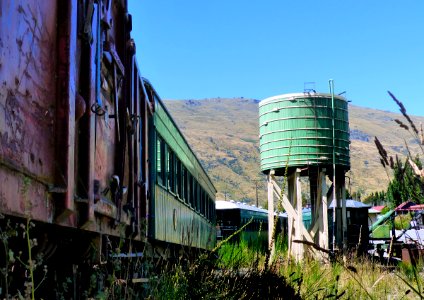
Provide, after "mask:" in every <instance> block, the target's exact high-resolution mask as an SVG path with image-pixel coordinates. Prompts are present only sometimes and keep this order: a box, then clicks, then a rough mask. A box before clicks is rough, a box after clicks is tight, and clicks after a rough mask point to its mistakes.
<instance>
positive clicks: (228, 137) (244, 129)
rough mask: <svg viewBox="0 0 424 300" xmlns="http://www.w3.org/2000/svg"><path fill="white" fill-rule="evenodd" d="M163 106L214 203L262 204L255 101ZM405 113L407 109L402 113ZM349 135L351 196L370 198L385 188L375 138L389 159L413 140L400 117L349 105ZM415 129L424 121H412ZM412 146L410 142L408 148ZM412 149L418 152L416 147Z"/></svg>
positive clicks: (169, 103) (182, 102)
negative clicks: (212, 189)
mask: <svg viewBox="0 0 424 300" xmlns="http://www.w3.org/2000/svg"><path fill="white" fill-rule="evenodd" d="M165 103H166V106H167V107H168V109H169V111H170V112H171V114H172V116H173V118H174V119H175V121H176V122H177V124H178V126H179V127H180V129H181V131H182V132H183V133H184V135H185V136H186V139H187V141H188V142H189V144H190V145H191V147H192V149H193V150H194V151H195V153H196V155H197V156H198V158H199V159H200V161H201V162H202V164H203V166H204V167H205V169H206V170H207V171H208V173H209V176H210V177H211V179H212V181H213V182H214V184H215V186H216V188H217V190H218V195H217V197H218V198H219V199H224V198H225V197H226V198H227V199H229V198H231V199H235V200H240V201H242V200H243V201H249V202H252V203H254V202H255V201H256V200H255V199H256V185H255V183H257V186H258V194H259V204H264V202H265V201H266V177H265V175H263V174H262V173H260V159H259V138H258V136H259V129H258V103H259V101H258V100H254V99H245V98H232V99H224V98H215V99H204V100H169V101H165ZM407 109H408V108H407ZM349 118H350V119H349V123H350V130H351V171H349V172H348V174H347V175H348V176H349V178H350V184H349V182H348V187H347V188H348V189H350V190H351V192H354V191H361V192H362V193H363V194H369V193H371V192H373V191H380V190H383V189H386V186H387V183H388V176H387V173H386V172H385V171H384V169H383V167H382V166H381V164H380V158H379V155H378V152H377V150H376V147H375V145H374V136H377V137H378V138H379V140H380V141H381V142H382V143H383V145H384V146H385V147H386V150H387V151H388V152H389V154H390V155H395V154H399V155H401V156H403V154H404V153H405V151H406V148H405V143H404V138H405V139H406V141H407V142H409V141H411V139H412V137H411V135H410V134H408V132H406V131H405V130H404V129H402V128H400V127H399V126H398V125H397V124H396V123H395V122H394V121H393V120H394V119H396V118H397V119H400V120H403V119H402V115H400V114H396V113H391V112H387V111H381V110H374V109H369V108H363V107H358V106H353V105H351V106H349ZM413 120H414V121H415V122H416V124H417V125H419V123H420V122H423V121H424V117H413ZM409 144H411V143H409ZM411 150H412V151H413V152H414V153H418V152H417V145H416V143H415V144H413V145H412V147H411Z"/></svg>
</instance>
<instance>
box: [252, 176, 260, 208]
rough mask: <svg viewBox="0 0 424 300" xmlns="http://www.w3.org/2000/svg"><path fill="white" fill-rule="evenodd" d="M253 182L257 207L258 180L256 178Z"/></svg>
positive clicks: (257, 205)
mask: <svg viewBox="0 0 424 300" xmlns="http://www.w3.org/2000/svg"><path fill="white" fill-rule="evenodd" d="M253 182H254V183H255V191H256V207H259V198H258V182H259V180H258V179H256V180H254V181H253Z"/></svg>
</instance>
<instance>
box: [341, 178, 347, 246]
mask: <svg viewBox="0 0 424 300" xmlns="http://www.w3.org/2000/svg"><path fill="white" fill-rule="evenodd" d="M341 194H342V195H341V198H342V222H343V251H346V250H347V247H348V240H347V216H346V186H345V182H344V176H343V181H342V186H341Z"/></svg>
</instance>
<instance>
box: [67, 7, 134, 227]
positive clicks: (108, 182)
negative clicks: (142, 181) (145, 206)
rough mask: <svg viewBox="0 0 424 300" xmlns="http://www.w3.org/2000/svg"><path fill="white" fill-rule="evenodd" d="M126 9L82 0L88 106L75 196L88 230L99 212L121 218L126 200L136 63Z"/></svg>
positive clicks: (83, 85) (82, 79) (82, 80)
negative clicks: (132, 77) (132, 87)
mask: <svg viewBox="0 0 424 300" xmlns="http://www.w3.org/2000/svg"><path fill="white" fill-rule="evenodd" d="M126 9H127V8H126V5H125V4H124V3H123V2H121V1H107V0H101V1H82V2H78V34H79V35H78V36H79V38H80V43H81V53H80V57H81V66H80V68H81V69H80V72H79V86H80V89H79V91H80V93H81V97H82V98H83V99H84V101H85V103H86V106H87V109H86V113H85V115H84V116H83V117H82V118H81V120H80V121H79V124H78V128H77V135H78V136H77V140H78V142H77V145H76V150H75V151H76V152H77V153H78V157H77V158H78V162H77V167H76V182H77V186H76V191H75V193H76V195H75V198H76V199H77V205H78V210H79V214H78V215H79V226H82V227H85V228H88V229H89V228H90V229H94V227H93V223H94V222H93V221H95V218H94V215H95V213H97V214H100V215H103V216H106V217H109V218H111V219H117V220H118V221H120V220H121V217H122V215H121V210H122V207H123V206H124V204H126V195H127V194H126V190H127V188H128V185H129V179H128V177H129V176H128V174H129V173H128V164H129V162H128V154H127V153H126V147H128V146H129V145H127V137H128V135H127V132H128V126H127V125H128V124H131V114H132V113H133V110H134V109H136V108H135V107H134V106H133V105H132V103H131V101H130V100H128V98H129V97H130V94H131V93H129V95H128V90H129V89H128V88H126V87H127V86H128V84H131V77H129V76H128V72H130V69H131V63H132V55H131V49H129V50H128V49H127V46H128V43H127V42H128V39H129V32H130V31H131V23H130V19H128V18H127V17H126V16H127V15H128V14H127V11H126ZM131 150H132V148H131ZM131 193H132V191H131ZM122 221H123V222H126V223H128V220H127V219H125V220H122Z"/></svg>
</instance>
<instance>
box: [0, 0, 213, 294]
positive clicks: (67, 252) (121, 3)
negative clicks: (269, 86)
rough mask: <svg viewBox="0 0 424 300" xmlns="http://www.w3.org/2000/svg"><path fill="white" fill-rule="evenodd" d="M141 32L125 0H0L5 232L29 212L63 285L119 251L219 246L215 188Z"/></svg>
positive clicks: (0, 166)
mask: <svg viewBox="0 0 424 300" xmlns="http://www.w3.org/2000/svg"><path fill="white" fill-rule="evenodd" d="M131 30H132V19H131V15H130V14H129V12H128V5H127V1H125V0H98V1H94V0H61V1H59V0H43V1H35V0H14V1H1V2H0V45H1V47H0V83H1V88H0V116H1V117H0V182H1V188H0V228H2V233H5V232H7V230H5V229H4V228H6V227H7V226H10V225H8V224H10V221H11V220H12V221H14V222H17V223H19V222H21V223H24V224H25V221H26V220H31V224H35V227H34V228H32V227H31V229H30V232H26V234H28V233H30V235H31V238H34V240H35V239H37V240H38V242H37V243H36V244H34V245H32V246H31V249H30V250H31V252H32V253H33V254H34V255H36V254H37V255H38V254H41V255H42V256H43V258H44V263H46V264H50V265H51V266H52V268H53V270H51V272H55V274H54V276H56V277H55V278H56V279H55V281H57V278H59V277H58V276H59V275H60V274H61V273H63V274H64V273H65V270H64V269H65V268H71V269H72V268H73V270H76V269H78V268H79V269H78V270H79V271H78V274H80V273H83V269H84V268H85V266H87V265H89V264H87V260H90V261H91V262H92V264H95V262H97V263H98V262H100V261H103V262H104V261H107V260H108V259H109V258H111V257H113V253H115V257H116V249H118V248H119V257H123V258H127V259H128V258H131V257H136V258H140V257H146V256H147V255H149V256H151V257H162V258H169V257H173V256H178V255H180V254H181V251H185V249H195V250H196V251H197V250H209V249H212V248H213V247H214V246H215V243H216V228H215V222H216V218H215V193H216V190H215V187H214V185H213V183H212V182H211V180H210V178H209V177H208V175H207V174H206V172H205V170H204V169H203V168H202V166H201V163H200V162H199V160H198V159H197V157H196V155H195V153H194V152H193V151H192V149H191V148H190V146H189V145H188V143H187V140H186V139H185V138H184V136H183V134H182V133H181V131H180V130H179V129H178V127H177V125H176V123H175V121H174V120H173V119H172V117H171V115H170V113H169V111H167V109H166V107H165V105H164V103H163V102H162V101H161V99H160V98H159V96H158V94H157V93H156V91H155V89H154V88H153V86H152V84H151V83H150V82H149V81H148V80H147V79H145V78H143V77H142V74H141V71H140V68H139V65H138V64H137V61H136V58H135V52H136V46H135V43H134V41H133V39H132V38H131ZM17 230H19V229H17ZM9 238H10V239H9V240H8V241H7V243H8V247H12V242H13V243H16V244H19V243H20V242H19V238H17V237H14V238H12V236H9ZM5 240H6V239H3V240H2V241H3V242H4V241H5ZM21 240H22V239H21ZM23 244H24V245H25V243H23ZM24 248H25V247H24ZM88 253H90V254H88ZM6 257H7V254H6V255H4V254H3V253H2V254H1V255H0V264H1V266H0V267H2V268H3V267H5V265H7V263H8V261H7V258H6ZM59 265H60V266H63V267H60V268H59V267H58V266H59ZM75 268H76V269H75ZM15 271H16V270H15ZM51 272H50V273H51ZM50 273H49V274H50ZM74 273H75V272H74ZM135 273H137V272H134V274H135ZM58 274H59V275H58ZM140 274H141V273H140V272H138V276H142V275H140ZM52 276H53V275H52ZM63 276H65V275H63ZM134 276H137V275H134ZM81 281H83V280H81ZM0 283H1V284H2V286H4V284H5V281H4V278H1V279H0ZM1 291H3V293H4V291H5V289H0V298H4V297H5V295H4V294H1Z"/></svg>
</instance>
